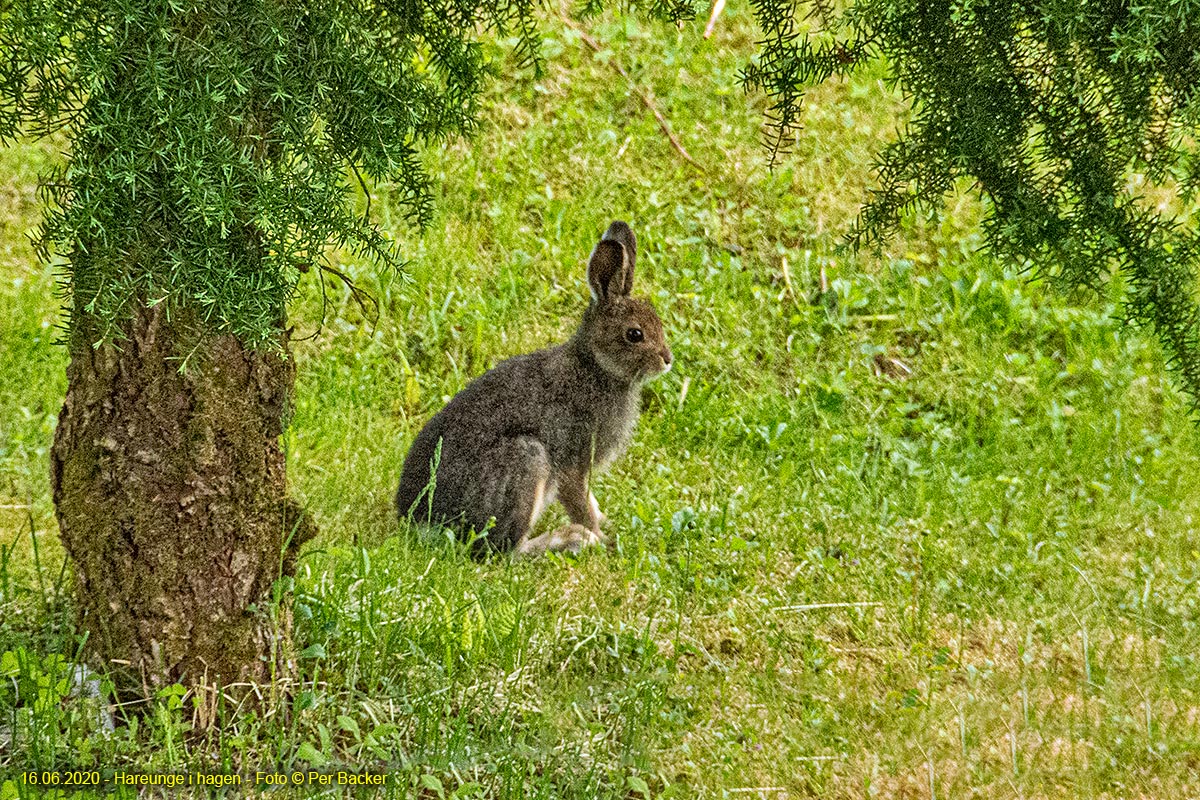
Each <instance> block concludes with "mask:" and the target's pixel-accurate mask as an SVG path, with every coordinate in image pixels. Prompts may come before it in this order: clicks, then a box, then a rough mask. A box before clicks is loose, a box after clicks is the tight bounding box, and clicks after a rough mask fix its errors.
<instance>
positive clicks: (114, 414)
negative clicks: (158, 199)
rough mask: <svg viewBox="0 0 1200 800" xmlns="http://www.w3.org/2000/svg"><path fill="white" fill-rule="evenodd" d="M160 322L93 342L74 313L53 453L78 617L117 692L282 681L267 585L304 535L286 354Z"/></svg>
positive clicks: (145, 315)
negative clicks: (288, 441)
mask: <svg viewBox="0 0 1200 800" xmlns="http://www.w3.org/2000/svg"><path fill="white" fill-rule="evenodd" d="M170 316H171V317H173V318H171V319H169V318H168V313H167V311H166V310H165V309H163V308H162V307H161V306H156V307H154V308H151V309H142V310H140V311H139V312H138V313H137V315H136V317H135V318H134V319H133V320H132V321H131V322H130V323H129V324H128V325H127V326H126V329H125V331H124V333H125V335H126V338H125V339H124V340H123V341H119V342H116V343H108V342H106V343H105V344H103V345H101V346H100V347H96V348H94V347H93V346H92V341H93V337H92V336H90V335H89V333H92V332H91V331H89V330H88V329H89V328H90V327H91V326H90V325H88V324H86V320H85V318H83V317H82V315H80V316H79V317H77V319H76V326H75V330H74V331H73V334H72V341H71V361H70V364H69V366H68V367H67V376H68V389H67V396H66V401H65V403H64V404H63V409H62V414H61V415H60V417H59V420H58V429H57V431H56V432H55V437H54V447H53V450H52V451H51V480H52V483H53V489H54V504H55V508H56V511H57V516H58V524H59V530H60V533H61V536H62V541H63V544H64V546H65V547H66V550H67V554H68V555H69V556H70V559H71V563H72V565H73V566H74V575H75V582H76V598H77V602H78V606H79V612H80V618H81V623H82V626H83V629H84V630H86V631H87V633H88V635H89V639H88V645H89V647H90V648H91V654H92V655H93V656H94V657H95V658H96V660H97V661H98V663H99V665H100V666H101V667H102V668H104V669H105V670H106V671H108V672H109V673H110V674H111V675H112V676H113V677H114V678H115V679H116V682H117V688H118V693H119V695H120V696H121V697H124V698H129V697H139V696H140V697H145V696H152V693H153V691H154V690H155V689H156V688H157V687H160V686H164V685H170V684H172V683H176V682H181V683H183V684H185V685H191V686H199V685H202V686H206V687H215V686H225V685H228V684H230V683H234V682H242V681H253V682H268V681H270V680H271V679H272V678H275V677H278V676H280V674H281V673H280V670H281V669H282V670H283V671H284V672H283V674H286V673H287V671H289V670H290V666H291V665H290V662H291V659H290V657H289V655H288V654H289V653H290V647H289V639H288V637H289V634H290V628H291V625H290V614H289V613H287V610H286V609H281V610H280V611H279V613H277V614H271V613H269V609H270V602H271V596H272V584H273V583H274V581H275V580H276V579H278V578H279V577H280V576H281V575H290V574H291V573H292V571H293V567H294V559H295V553H296V550H297V548H298V546H299V545H300V544H301V543H302V542H303V541H304V540H306V539H308V538H311V536H312V534H313V533H314V532H315V530H314V527H313V525H312V523H311V521H310V520H309V518H308V517H307V515H305V514H304V513H303V512H302V511H300V509H299V507H298V506H296V505H295V504H294V503H293V502H292V501H290V500H289V499H288V498H287V492H286V490H287V484H286V475H285V471H284V456H283V451H282V448H281V445H280V435H281V434H282V433H283V425H284V419H285V414H286V412H287V408H288V404H289V401H290V398H291V392H292V387H293V383H294V378H295V370H294V366H293V362H292V360H290V359H286V358H284V357H281V356H280V355H279V354H272V353H267V352H258V351H252V350H249V349H247V348H246V347H245V346H244V345H243V344H242V343H241V342H239V341H238V340H237V339H236V338H234V337H232V336H228V335H223V336H209V337H207V338H201V337H198V336H197V335H196V334H195V333H192V332H191V331H195V330H196V327H195V326H192V325H184V324H183V323H182V321H181V319H180V315H179V314H178V312H177V311H175V312H172V314H171V315H170ZM286 344H287V343H286V336H285V337H284V341H283V345H284V347H285V348H286ZM185 359H186V364H185V368H184V369H183V370H182V371H181V370H180V366H181V364H184V362H185Z"/></svg>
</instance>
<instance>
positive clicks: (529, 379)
mask: <svg viewBox="0 0 1200 800" xmlns="http://www.w3.org/2000/svg"><path fill="white" fill-rule="evenodd" d="M636 257H637V241H636V239H635V237H634V235H633V231H632V230H631V229H630V227H629V226H628V225H627V224H625V223H624V222H619V221H618V222H614V223H612V225H610V226H609V227H608V230H607V231H605V232H604V235H603V237H602V238H601V239H600V242H599V244H597V245H596V247H595V249H594V250H593V251H592V255H591V258H590V259H589V261H588V267H587V279H588V285H589V286H590V288H591V292H592V299H591V303H590V304H589V305H588V307H587V310H586V311H584V313H583V320H582V322H580V324H579V328H578V329H577V330H576V331H575V334H574V335H573V336H572V337H571V338H570V340H569V341H567V342H565V343H564V344H560V345H557V346H555V347H548V348H546V349H544V350H538V351H537V352H535V353H529V354H527V355H520V356H515V357H513V358H510V359H507V360H505V361H502V362H501V363H499V364H497V365H496V366H495V367H494V368H493V369H491V370H489V371H488V372H486V373H485V374H483V375H482V376H480V377H479V378H476V379H475V380H473V381H471V382H470V383H469V384H467V386H466V388H464V389H463V390H462V391H461V392H459V393H458V394H457V395H455V396H454V397H453V398H452V399H451V400H450V402H449V403H448V404H447V405H446V407H445V408H443V409H442V410H441V411H439V412H438V413H437V414H435V415H434V416H433V418H432V419H430V420H429V422H428V423H427V424H426V425H425V427H424V428H423V429H422V430H421V432H420V433H419V434H417V438H416V440H415V441H414V442H413V444H412V447H411V449H410V450H409V451H408V456H407V457H406V458H405V461H404V469H403V472H402V474H401V477H400V488H399V489H398V490H397V492H396V508H397V510H398V512H399V514H400V516H401V517H409V516H411V518H412V519H413V520H415V521H417V522H421V523H433V524H442V525H448V526H450V527H452V528H455V529H457V530H458V531H460V532H467V531H471V530H473V531H475V532H477V533H482V532H484V531H485V530H486V531H487V533H486V537H485V541H486V542H487V543H488V544H490V545H491V547H492V548H495V549H497V550H501V551H512V552H514V554H515V555H518V556H527V555H536V554H539V553H544V552H546V551H551V550H566V551H570V552H579V551H580V550H581V549H583V548H584V547H586V546H589V545H597V544H604V543H606V541H607V540H606V538H605V537H604V535H603V534H602V533H601V532H600V525H601V523H602V522H604V519H605V517H604V515H603V514H601V513H600V508H599V506H598V505H597V504H596V498H595V496H594V495H593V494H592V493H591V491H590V490H589V487H588V482H589V479H590V477H591V475H592V474H593V473H595V472H597V471H600V470H603V469H605V468H606V467H608V466H609V465H610V464H611V463H612V462H613V461H614V460H615V459H616V458H617V456H618V455H620V453H621V452H622V450H624V448H625V446H626V445H627V444H628V442H629V437H630V434H631V433H632V432H633V426H634V424H635V423H636V422H637V416H638V412H639V402H640V396H639V395H640V393H641V387H642V384H644V383H646V382H647V381H649V380H652V379H654V378H657V377H658V376H660V375H662V374H663V373H665V372H667V371H668V370H669V369H670V368H671V350H670V348H669V347H667V343H666V340H665V338H664V335H663V327H662V322H661V321H660V320H659V318H658V314H656V313H655V311H654V308H653V306H651V305H650V303H649V302H647V301H646V300H642V299H639V298H636V297H630V294H629V293H630V291H631V290H632V289H633V268H634V262H635V260H636ZM431 473H432V474H431ZM556 499H557V500H558V501H559V502H560V503H562V505H563V507H564V508H565V509H566V511H567V515H568V516H569V517H570V520H571V522H570V524H568V525H564V526H562V527H560V528H558V529H557V530H554V531H552V532H550V533H546V534H543V535H541V536H537V537H533V536H532V531H533V526H534V524H535V523H536V522H537V520H538V517H539V516H540V515H541V513H542V512H543V511H544V510H545V509H546V507H547V506H548V505H549V504H550V503H551V502H552V501H554V500H556ZM489 524H491V527H490V528H488V525H489Z"/></svg>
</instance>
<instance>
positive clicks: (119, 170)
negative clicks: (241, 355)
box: [0, 0, 684, 346]
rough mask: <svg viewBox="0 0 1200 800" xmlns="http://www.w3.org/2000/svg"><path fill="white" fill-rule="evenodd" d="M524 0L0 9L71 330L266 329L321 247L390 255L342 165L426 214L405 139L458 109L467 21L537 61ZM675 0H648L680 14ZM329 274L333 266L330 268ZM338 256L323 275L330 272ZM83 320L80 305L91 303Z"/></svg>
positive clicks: (415, 154)
mask: <svg viewBox="0 0 1200 800" xmlns="http://www.w3.org/2000/svg"><path fill="white" fill-rule="evenodd" d="M660 6H661V7H660ZM532 8H533V3H532V0H464V1H463V2H458V1H451V0H416V1H414V2H401V1H399V0H378V1H371V0H367V1H366V2H362V1H359V0H334V1H333V2H320V3H259V2H237V1H236V0H231V1H230V2H222V3H218V4H216V5H213V4H211V3H207V4H199V5H197V4H194V3H191V2H181V1H180V0H155V2H143V0H61V1H59V2H55V1H52V0H50V1H46V0H40V1H30V2H19V3H15V4H6V5H5V6H4V7H3V10H2V11H0V52H3V53H4V54H5V55H4V58H3V59H2V60H0V141H6V140H7V141H11V140H12V139H13V138H14V137H15V136H17V135H19V134H20V133H21V132H23V131H24V132H26V133H32V134H47V133H50V132H54V131H58V130H65V133H66V137H67V139H68V140H69V142H70V156H69V158H68V159H67V160H66V161H65V162H64V163H63V164H62V166H61V167H60V168H59V169H57V170H55V171H54V172H53V173H52V174H50V175H49V176H48V177H47V179H46V180H45V182H44V189H45V191H46V200H47V201H48V203H49V206H50V209H49V211H48V213H47V215H46V218H45V222H44V225H43V227H42V231H41V237H40V238H41V243H42V245H43V248H44V251H45V252H47V254H48V252H49V251H53V252H55V253H58V254H60V255H61V256H63V257H65V259H66V267H65V275H64V281H63V282H64V284H65V286H66V288H67V289H68V290H69V291H70V293H71V295H72V298H73V311H74V314H75V318H76V319H79V318H80V317H81V316H82V315H86V316H88V317H89V318H94V319H95V320H97V321H99V323H100V325H98V326H97V325H91V324H89V328H88V333H87V336H88V343H91V342H93V341H95V340H97V339H99V338H103V337H105V336H108V335H111V334H112V333H113V330H114V326H117V325H119V324H120V323H121V322H122V321H123V320H125V319H126V318H127V317H128V315H129V313H130V310H131V308H132V307H133V306H134V305H137V304H157V303H162V302H168V303H170V304H172V306H173V307H181V308H185V309H187V310H188V311H189V312H190V313H192V314H194V315H196V316H198V318H199V319H200V320H202V322H203V324H204V326H205V327H206V328H207V329H209V330H216V331H220V332H232V333H234V334H236V335H237V336H239V337H241V338H242V339H243V340H245V341H247V342H249V343H251V344H255V345H261V344H267V345H268V346H271V345H273V344H276V343H277V336H278V334H279V332H280V330H281V329H282V327H283V324H284V319H285V316H284V315H285V309H286V303H287V301H288V300H289V298H291V296H292V294H293V292H294V291H295V288H296V285H297V282H298V280H299V279H300V276H301V275H302V274H303V273H305V272H308V271H310V270H312V269H313V268H314V267H315V268H319V269H328V268H329V264H328V260H327V248H328V247H329V246H330V245H333V246H335V247H337V248H339V249H341V250H343V251H346V252H352V253H356V254H361V255H365V256H369V257H370V258H372V259H374V260H376V261H377V262H378V263H381V264H383V265H391V266H395V265H397V264H398V255H397V252H396V249H395V248H394V246H393V244H392V241H391V238H390V236H389V235H388V234H385V233H384V232H383V231H382V230H380V228H379V227H378V226H377V225H375V224H374V223H373V222H372V220H371V219H370V213H369V212H370V204H369V202H368V205H367V208H366V210H365V211H364V212H363V213H361V214H359V213H358V212H357V211H356V210H355V208H354V206H353V203H352V202H351V200H352V198H351V196H350V186H349V184H348V181H347V180H346V177H347V173H352V174H353V176H354V179H356V180H357V181H358V182H359V183H362V185H363V187H364V188H365V183H363V181H364V179H365V178H364V176H365V177H368V178H375V179H380V180H387V181H389V182H390V187H391V195H392V199H393V201H394V202H395V210H396V211H398V212H400V213H402V214H403V216H404V217H406V218H407V219H408V220H409V222H414V223H417V224H419V225H425V224H426V223H428V221H429V219H430V214H431V202H432V195H431V192H432V189H433V187H432V185H431V183H430V179H429V176H428V175H427V174H426V173H425V172H424V170H423V169H422V167H421V164H420V160H419V152H420V149H421V148H422V147H423V146H426V145H430V144H433V143H440V142H444V141H445V140H446V139H447V138H448V137H450V136H453V135H456V134H464V133H470V132H471V131H472V130H473V129H474V126H475V120H476V114H477V108H476V100H477V97H478V94H479V91H480V87H481V82H482V81H483V80H484V79H485V78H486V76H487V75H488V73H489V66H488V64H487V62H486V60H485V59H484V57H483V55H482V51H481V48H480V45H479V43H478V41H477V40H476V37H477V35H478V31H479V29H480V28H481V27H491V28H495V29H497V30H499V31H500V32H501V33H503V32H504V31H506V30H508V29H513V30H515V31H516V33H517V38H516V40H515V43H514V45H513V46H514V49H515V50H516V52H517V53H518V55H519V57H520V59H521V60H522V61H523V62H525V63H532V64H534V65H535V66H536V65H537V64H538V63H540V56H539V54H538V39H537V36H538V32H537V31H536V29H535V25H534V21H533V19H532V16H531V14H532ZM682 8H684V6H680V5H679V4H678V3H675V4H668V5H661V4H659V5H655V6H653V7H652V9H651V10H652V11H654V12H658V13H661V14H676V15H678V14H680V13H683V11H681V10H680V9H682ZM335 274H336V273H335ZM339 276H340V275H339ZM89 321H90V320H89Z"/></svg>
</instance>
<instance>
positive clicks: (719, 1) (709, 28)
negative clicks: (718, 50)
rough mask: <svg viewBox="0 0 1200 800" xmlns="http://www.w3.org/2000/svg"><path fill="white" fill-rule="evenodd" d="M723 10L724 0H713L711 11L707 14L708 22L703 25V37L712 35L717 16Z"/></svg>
mask: <svg viewBox="0 0 1200 800" xmlns="http://www.w3.org/2000/svg"><path fill="white" fill-rule="evenodd" d="M724 10H725V0H715V2H714V3H713V7H712V13H711V14H709V15H708V24H707V25H705V26H704V38H705V39H707V38H708V37H710V36H712V35H713V29H714V28H716V27H717V17H719V16H721V12H722V11H724Z"/></svg>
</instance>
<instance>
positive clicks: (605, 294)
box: [587, 239, 632, 303]
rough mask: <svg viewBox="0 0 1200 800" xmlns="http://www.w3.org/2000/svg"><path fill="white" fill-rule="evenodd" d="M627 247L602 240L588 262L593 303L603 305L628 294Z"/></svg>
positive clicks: (589, 284) (609, 240)
mask: <svg viewBox="0 0 1200 800" xmlns="http://www.w3.org/2000/svg"><path fill="white" fill-rule="evenodd" d="M625 263H626V258H625V247H624V246H623V245H622V244H621V243H620V242H617V241H614V240H612V239H602V240H600V244H598V245H596V249H595V250H593V251H592V257H591V258H590V259H589V260H588V270H587V276H588V286H589V287H591V290H592V301H593V302H596V303H602V302H604V301H605V300H607V299H609V298H610V297H614V296H616V295H621V294H628V291H627V290H626V289H625V285H626V284H627V283H632V281H630V280H627V279H626V277H625V275H626V272H628V270H626V268H625Z"/></svg>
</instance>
